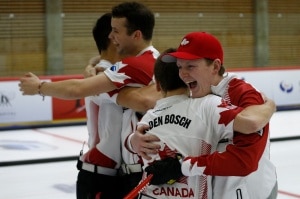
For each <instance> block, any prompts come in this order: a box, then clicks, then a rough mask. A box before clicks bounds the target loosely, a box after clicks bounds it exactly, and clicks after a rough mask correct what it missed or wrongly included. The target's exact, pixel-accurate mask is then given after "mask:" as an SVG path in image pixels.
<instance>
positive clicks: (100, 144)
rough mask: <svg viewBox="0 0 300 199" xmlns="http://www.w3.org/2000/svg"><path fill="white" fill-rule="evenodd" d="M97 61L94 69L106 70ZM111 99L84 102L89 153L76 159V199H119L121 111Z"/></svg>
mask: <svg viewBox="0 0 300 199" xmlns="http://www.w3.org/2000/svg"><path fill="white" fill-rule="evenodd" d="M111 66H112V64H111V63H110V62H109V61H107V60H101V61H100V62H99V63H98V64H97V65H96V66H95V67H103V68H110V67H111ZM112 99H113V98H112V96H110V95H109V94H108V93H102V94H100V95H97V96H89V97H86V98H85V107H86V113H87V129H88V135H89V137H88V146H89V150H88V151H87V152H86V153H84V154H82V155H81V156H80V157H79V161H78V169H79V170H80V172H79V174H78V180H77V196H78V198H86V197H87V195H89V196H90V197H92V198H95V196H96V195H98V196H99V195H100V193H101V198H110V199H111V198H120V197H121V196H119V195H117V194H119V193H120V191H117V188H118V186H117V187H115V188H113V187H114V186H115V185H116V183H117V181H118V180H117V177H116V176H117V172H118V169H119V167H120V165H121V147H120V139H121V128H122V114H123V109H122V107H121V106H118V105H117V104H116V103H115V102H114V100H112Z"/></svg>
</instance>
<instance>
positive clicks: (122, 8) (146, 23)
mask: <svg viewBox="0 0 300 199" xmlns="http://www.w3.org/2000/svg"><path fill="white" fill-rule="evenodd" d="M112 17H114V18H123V17H125V18H126V19H127V24H126V28H127V34H128V35H131V34H132V33H133V32H134V31H136V30H140V31H141V32H142V33H143V38H144V39H145V40H146V41H150V40H151V39H152V35H153V29H154V25H155V19H154V14H153V12H152V11H151V10H150V9H149V8H147V7H146V6H145V5H143V4H141V3H138V2H124V3H121V4H119V5H117V6H115V7H113V8H112Z"/></svg>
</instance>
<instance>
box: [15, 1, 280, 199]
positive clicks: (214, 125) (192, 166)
mask: <svg viewBox="0 0 300 199" xmlns="http://www.w3.org/2000/svg"><path fill="white" fill-rule="evenodd" d="M154 25H155V17H154V14H153V13H152V11H151V10H150V9H148V8H147V7H146V6H145V5H143V4H141V3H138V2H124V3H121V4H118V5H116V6H114V7H113V8H112V10H111V12H110V13H107V14H104V15H103V16H101V17H100V18H99V19H98V21H97V23H96V25H95V27H94V29H93V36H94V39H95V42H96V45H97V47H98V50H99V54H100V56H99V57H98V58H96V59H93V61H91V62H90V64H89V65H88V66H87V67H86V68H85V77H86V78H84V79H70V80H64V81H59V82H42V81H41V80H40V79H39V78H38V77H37V76H36V75H34V74H32V73H27V74H26V75H25V76H24V77H21V78H20V83H19V86H20V91H21V92H22V93H23V95H36V94H40V95H43V96H53V97H57V98H62V99H80V98H84V97H85V105H86V110H87V128H88V133H89V140H88V145H89V150H88V151H87V152H86V153H83V154H80V157H79V158H78V163H77V168H78V169H79V173H78V178H77V190H76V195H77V199H96V198H97V199H119V198H124V197H125V196H126V194H128V193H129V192H130V191H131V190H132V189H134V188H135V187H136V186H137V185H138V184H139V182H140V181H141V180H143V179H145V178H146V177H147V175H149V174H152V175H153V178H152V180H151V181H150V185H149V186H147V187H145V188H144V189H143V191H141V192H140V193H139V195H138V196H137V198H141V199H142V198H144V199H145V198H203V199H209V198H215V199H220V198H224V199H234V198H236V199H242V198H243V199H245V198H246V199H247V198H248V199H275V198H276V197H277V177H276V169H275V167H274V165H273V164H272V163H271V161H270V157H269V150H270V146H269V144H270V140H269V124H268V122H269V120H270V118H271V116H272V114H273V113H274V112H275V104H274V102H273V101H272V100H270V99H268V98H267V97H266V96H263V95H262V94H261V93H260V92H259V91H257V90H256V89H255V88H253V87H252V86H251V85H250V84H248V83H247V82H245V81H244V80H241V79H239V78H237V77H236V76H235V75H234V74H230V73H227V72H225V68H224V65H223V64H224V58H223V49H222V46H221V43H220V42H219V41H218V40H217V38H215V37H214V36H213V35H211V34H209V33H206V32H191V33H188V34H187V35H185V36H184V37H183V39H182V41H181V42H180V45H179V46H178V48H177V49H167V50H166V51H164V52H163V53H162V54H161V55H160V53H159V52H158V51H157V50H156V49H155V48H154V47H153V46H152V43H151V41H152V35H153V29H154ZM149 108H151V109H150V110H148V109H149Z"/></svg>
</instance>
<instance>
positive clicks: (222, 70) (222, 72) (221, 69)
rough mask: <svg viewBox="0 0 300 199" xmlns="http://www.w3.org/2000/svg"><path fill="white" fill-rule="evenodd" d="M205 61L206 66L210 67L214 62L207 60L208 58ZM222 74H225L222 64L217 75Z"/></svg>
mask: <svg viewBox="0 0 300 199" xmlns="http://www.w3.org/2000/svg"><path fill="white" fill-rule="evenodd" d="M205 61H206V64H207V65H211V64H212V63H213V62H214V60H213V59H208V58H205ZM224 73H225V67H224V66H223V64H222V65H221V68H220V70H219V71H218V75H219V76H223V75H224Z"/></svg>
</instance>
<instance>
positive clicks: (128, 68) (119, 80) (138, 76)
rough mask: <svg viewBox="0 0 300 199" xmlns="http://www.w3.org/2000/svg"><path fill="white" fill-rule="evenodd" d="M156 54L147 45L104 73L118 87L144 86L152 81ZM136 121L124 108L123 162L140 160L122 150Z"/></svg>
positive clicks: (130, 112) (151, 47) (112, 93)
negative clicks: (133, 55) (135, 54)
mask: <svg viewBox="0 0 300 199" xmlns="http://www.w3.org/2000/svg"><path fill="white" fill-rule="evenodd" d="M158 56H159V52H158V51H157V50H156V49H155V48H154V47H153V46H149V47H147V48H145V49H144V50H142V51H141V52H140V53H139V54H138V55H137V56H135V57H127V58H124V59H122V61H120V62H117V63H116V64H114V65H113V66H112V67H111V68H110V69H106V70H105V71H104V73H105V74H106V76H107V77H108V78H109V79H110V80H111V81H112V82H113V83H114V84H115V85H116V86H117V87H118V88H119V89H120V88H122V87H124V86H131V87H142V86H146V85H148V84H149V83H151V81H152V77H153V68H154V64H155V61H156V59H157V57H158ZM116 92H118V90H114V91H111V92H109V94H110V96H113V97H114V99H116V96H115V95H114V93H116ZM137 122H138V118H137V116H136V114H135V112H134V111H133V110H131V109H126V110H124V114H123V122H122V133H121V149H122V159H123V162H124V163H125V164H136V163H138V162H139V160H140V158H139V157H138V156H137V154H133V153H131V152H129V151H128V150H123V149H124V147H125V143H126V142H125V141H126V139H127V137H128V135H129V134H130V133H132V132H133V131H134V130H135V128H136V124H137Z"/></svg>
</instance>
